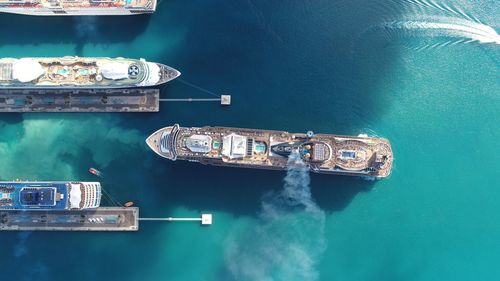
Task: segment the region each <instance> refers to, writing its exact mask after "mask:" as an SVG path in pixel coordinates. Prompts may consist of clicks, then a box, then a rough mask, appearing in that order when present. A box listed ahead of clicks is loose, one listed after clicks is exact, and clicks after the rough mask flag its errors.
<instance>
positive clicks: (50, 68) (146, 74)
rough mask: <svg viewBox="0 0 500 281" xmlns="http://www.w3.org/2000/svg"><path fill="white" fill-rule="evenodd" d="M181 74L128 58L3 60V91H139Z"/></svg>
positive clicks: (0, 77) (0, 73)
mask: <svg viewBox="0 0 500 281" xmlns="http://www.w3.org/2000/svg"><path fill="white" fill-rule="evenodd" d="M179 75H180V72H179V71H177V70H175V69H173V68H171V67H169V66H166V65H163V64H159V63H153V62H147V61H145V60H144V59H140V60H137V59H127V58H105V57H102V58H90V57H87V58H83V57H71V56H67V57H54V58H21V59H15V58H2V59H0V88H135V87H149V86H157V85H160V84H163V83H166V82H168V81H170V80H172V79H175V78H176V77H178V76H179Z"/></svg>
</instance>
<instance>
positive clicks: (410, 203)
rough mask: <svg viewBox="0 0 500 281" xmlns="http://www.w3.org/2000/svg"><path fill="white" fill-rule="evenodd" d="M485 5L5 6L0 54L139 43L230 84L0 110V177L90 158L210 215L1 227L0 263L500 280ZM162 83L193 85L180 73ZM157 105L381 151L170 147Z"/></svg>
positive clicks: (156, 206) (10, 274)
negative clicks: (108, 226)
mask: <svg viewBox="0 0 500 281" xmlns="http://www.w3.org/2000/svg"><path fill="white" fill-rule="evenodd" d="M439 7H441V8H442V9H441V8H439ZM446 7H447V8H446ZM448 8H449V9H448ZM498 11H499V4H498V3H497V2H495V1H459V2H454V3H451V2H431V1H423V0H421V1H416V0H415V1H403V0H401V1H378V0H373V1H360V0H354V1H313V2H311V1H308V2H304V1H286V2H279V1H250V0H248V1H244V0H239V1H189V2H186V1H168V0H164V1H162V2H161V4H160V5H159V7H158V11H157V12H156V13H155V14H154V15H151V16H134V17H100V18H92V17H90V18H66V17H57V18H34V17H24V16H16V15H1V16H0V30H1V31H2V34H3V35H4V36H0V55H1V57H23V56H64V55H79V56H112V57H115V56H123V57H133V58H140V57H144V58H146V59H148V60H150V61H156V62H160V63H165V64H168V65H170V66H173V67H175V68H176V69H179V70H180V71H181V72H182V73H183V75H182V77H181V78H182V79H183V80H184V81H186V82H189V83H193V84H196V85H199V86H201V87H203V88H205V89H207V90H209V91H213V92H216V93H218V94H223V93H227V94H231V95H232V99H233V104H232V105H231V106H229V107H221V106H220V105H218V104H216V103H165V104H162V105H161V112H160V113H147V114H136V113H134V114H132V113H131V114H23V115H17V114H3V115H1V116H0V117H1V119H0V159H1V160H0V178H1V179H2V180H12V179H16V178H22V179H32V180H95V178H94V177H93V176H92V175H91V174H88V172H87V169H88V168H89V167H97V168H98V169H100V170H101V171H102V172H103V173H104V175H105V176H104V177H103V178H102V179H101V182H102V185H103V186H104V188H105V189H106V190H107V191H109V192H110V193H112V194H113V196H114V197H115V198H117V200H119V201H121V202H125V201H134V202H136V204H137V205H138V206H139V207H140V208H141V211H140V212H141V216H144V217H152V216H198V215H199V214H200V213H201V212H211V213H213V214H214V224H213V225H212V226H210V227H200V226H199V225H198V224H196V223H195V224H191V223H185V224H184V223H175V224H174V223H172V224H166V223H152V222H143V223H141V225H140V231H139V232H137V233H35V232H33V233H0V236H1V237H2V241H3V243H2V244H1V246H0V249H1V252H2V257H1V258H0V261H1V264H3V265H4V266H3V267H2V276H4V277H5V280H35V279H36V280H65V279H67V278H71V279H73V280H491V279H496V277H497V276H499V275H500V272H499V271H498V268H497V267H496V263H495V261H496V260H498V259H499V258H500V256H499V253H500V244H499V243H498V239H495V237H498V235H499V234H500V228H499V227H498V225H497V223H496V222H498V219H499V215H498V214H500V212H499V211H500V210H499V208H500V207H499V205H498V200H499V199H500V193H499V192H498V186H500V184H499V183H500V182H499V179H498V170H499V164H498V163H499V160H500V156H499V155H500V154H499V153H497V152H496V151H497V150H498V149H497V147H498V144H497V141H496V139H498V138H499V137H500V129H499V128H500V127H499V126H498V120H500V118H499V117H500V114H499V112H500V95H499V91H498V89H499V86H500V85H499V83H498V68H499V52H498V51H499V49H498V45H497V44H498V43H495V40H498V34H497V33H496V31H495V30H498V29H499V28H498V26H499V22H498V19H497V18H496V17H495V15H497V14H498ZM488 27H489V28H490V29H491V30H490V29H488ZM471 40H475V41H471ZM488 40H490V41H492V42H486V41H488ZM469 41H470V42H469ZM162 96H163V97H169V98H184V97H209V96H208V95H207V94H206V93H204V92H202V91H199V90H197V89H195V88H193V87H189V86H187V85H186V84H185V83H181V82H180V81H173V82H170V83H168V84H167V85H166V86H164V87H163V88H162ZM173 123H179V124H181V125H183V126H203V125H221V126H237V127H249V128H266V129H279V130H288V131H293V132H305V131H307V130H314V131H316V132H325V133H326V132H330V133H336V134H359V133H367V134H371V135H379V136H383V137H387V138H389V139H390V140H391V142H392V145H393V149H394V152H395V158H396V162H395V167H394V171H393V175H392V176H391V177H390V178H389V179H386V180H384V181H380V182H368V181H364V180H361V179H357V178H346V177H337V176H327V175H311V176H310V178H309V176H308V175H307V173H298V174H297V171H292V172H289V174H288V177H287V181H286V182H284V178H285V176H286V175H287V173H286V172H275V171H259V170H247V169H234V168H217V167H206V166H203V165H199V164H196V163H186V162H168V161H167V160H164V159H160V158H159V157H157V156H156V155H154V153H152V152H151V151H149V150H148V148H147V147H146V145H145V143H144V140H145V138H146V137H147V136H148V135H149V134H150V133H152V132H153V131H155V130H157V129H158V128H160V127H163V126H167V125H171V124H173ZM309 181H310V182H309ZM290 188H292V189H293V190H301V191H303V192H300V193H294V194H295V195H294V200H296V202H302V203H301V204H299V207H298V208H295V207H294V208H290V206H288V205H287V204H288V203H287V204H284V203H283V201H281V200H280V198H281V197H280V194H281V192H286V191H287V190H289V189H290ZM309 190H311V194H309ZM270 192H271V193H270ZM304 202H305V203H304ZM270 265H272V266H270ZM4 277H2V278H4ZM0 280H3V279H0Z"/></svg>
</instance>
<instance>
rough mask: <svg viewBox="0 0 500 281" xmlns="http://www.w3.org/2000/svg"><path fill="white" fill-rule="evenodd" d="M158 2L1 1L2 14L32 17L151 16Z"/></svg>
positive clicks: (123, 0)
mask: <svg viewBox="0 0 500 281" xmlns="http://www.w3.org/2000/svg"><path fill="white" fill-rule="evenodd" d="M156 4H157V3H156V0H0V12H5V13H12V14H23V15H32V16H100V15H136V14H151V13H153V12H154V11H155V10H156Z"/></svg>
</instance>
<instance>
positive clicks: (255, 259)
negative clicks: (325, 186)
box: [225, 154, 326, 281]
mask: <svg viewBox="0 0 500 281" xmlns="http://www.w3.org/2000/svg"><path fill="white" fill-rule="evenodd" d="M284 181H285V184H284V188H283V190H281V192H278V193H270V194H267V195H266V196H264V198H263V200H262V209H261V212H260V214H259V216H258V219H257V222H256V224H254V225H253V226H252V229H251V230H247V231H244V232H243V234H239V235H238V237H237V238H235V239H229V243H228V244H229V245H228V248H227V251H226V256H225V260H226V266H227V269H228V271H229V273H230V274H231V275H232V277H233V278H234V279H235V280H287V281H293V280H317V279H318V278H319V273H318V271H317V269H316V266H317V264H318V262H319V259H320V258H321V255H322V253H323V252H324V250H325V248H326V239H325V234H324V232H325V230H324V229H325V213H324V211H322V210H321V209H320V208H319V207H318V206H317V205H316V203H315V202H314V201H313V199H312V198H311V191H310V187H309V182H310V178H309V170H308V168H307V167H306V166H305V164H304V163H303V162H302V161H301V160H300V157H299V156H298V155H297V154H293V155H292V156H291V157H290V159H289V169H288V172H287V175H286V177H285V180H284Z"/></svg>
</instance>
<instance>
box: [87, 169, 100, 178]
mask: <svg viewBox="0 0 500 281" xmlns="http://www.w3.org/2000/svg"><path fill="white" fill-rule="evenodd" d="M89 173H91V174H93V175H95V176H98V177H100V176H102V173H101V171H99V170H97V169H96V168H89Z"/></svg>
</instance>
